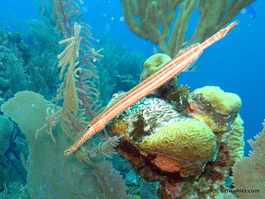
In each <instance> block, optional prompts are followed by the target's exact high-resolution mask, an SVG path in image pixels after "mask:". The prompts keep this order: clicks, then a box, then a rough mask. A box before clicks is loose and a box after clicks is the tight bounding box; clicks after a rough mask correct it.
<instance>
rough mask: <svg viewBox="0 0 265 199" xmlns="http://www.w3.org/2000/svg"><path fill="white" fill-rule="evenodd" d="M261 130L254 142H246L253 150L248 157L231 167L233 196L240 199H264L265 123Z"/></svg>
mask: <svg viewBox="0 0 265 199" xmlns="http://www.w3.org/2000/svg"><path fill="white" fill-rule="evenodd" d="M263 127H264V128H263V130H262V132H260V133H259V134H258V135H256V136H255V140H248V142H249V144H250V145H251V147H252V148H253V151H251V152H250V153H249V157H244V158H242V159H240V160H237V161H236V163H235V165H234V167H233V183H234V187H235V194H236V195H237V196H238V197H239V198H242V199H255V198H263V197H264V191H265V189H264V182H265V158H264V154H265V122H264V123H263Z"/></svg>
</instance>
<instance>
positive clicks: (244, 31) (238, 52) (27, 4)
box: [0, 0, 265, 152]
mask: <svg viewBox="0 0 265 199" xmlns="http://www.w3.org/2000/svg"><path fill="white" fill-rule="evenodd" d="M36 2H37V1H33V0H27V1H23V3H22V1H18V0H13V1H2V2H1V7H0V28H1V30H3V29H4V27H5V28H7V31H10V32H15V31H19V30H20V29H21V27H23V26H24V25H25V24H27V23H28V22H29V20H31V19H40V18H41V16H40V9H39V8H38V6H37V4H36ZM251 7H252V8H253V10H254V11H255V17H253V13H249V12H242V13H241V14H239V15H238V16H237V18H236V20H239V21H240V23H239V25H238V26H237V27H236V28H235V29H234V30H233V31H232V32H231V33H230V34H229V35H228V36H227V37H226V38H224V39H223V40H221V41H219V42H218V43H216V44H214V45H213V46H211V47H210V48H209V49H207V50H206V51H205V53H204V54H203V55H202V57H201V58H200V59H199V61H198V64H199V66H200V69H199V70H198V71H196V72H187V73H183V74H182V76H181V80H180V82H181V83H182V84H184V85H185V84H188V85H189V86H190V87H191V90H194V89H196V88H199V87H202V86H206V85H214V86H219V87H221V88H222V89H223V90H224V91H227V92H233V93H236V94H238V95H239V96H240V97H241V99H242V102H243V107H242V109H241V111H240V114H241V116H242V118H243V120H244V126H245V140H248V139H251V138H253V136H254V135H256V134H257V133H258V132H260V131H261V129H262V124H261V123H262V121H263V119H264V118H265V83H264V72H265V62H264V46H265V38H264V33H265V23H264V19H265V13H264V8H265V1H262V0H260V1H257V2H256V3H254V4H253V5H251ZM81 10H82V12H83V17H84V19H85V21H86V22H87V23H88V24H89V25H91V26H92V27H93V29H92V34H93V36H94V38H95V39H97V36H98V35H100V33H102V32H106V33H107V35H108V36H109V38H111V39H115V40H118V41H120V42H121V43H122V45H123V46H124V47H125V48H126V49H128V50H130V51H136V52H142V53H145V54H147V55H152V54H153V48H154V45H153V44H151V43H150V42H149V41H145V40H143V39H141V38H139V37H137V36H135V35H134V34H133V33H131V31H130V30H129V29H128V28H127V26H126V22H125V21H124V16H123V12H122V7H121V3H120V1H117V0H84V3H83V4H82V5H81ZM249 150H250V146H249V145H248V144H247V143H246V152H247V151H249Z"/></svg>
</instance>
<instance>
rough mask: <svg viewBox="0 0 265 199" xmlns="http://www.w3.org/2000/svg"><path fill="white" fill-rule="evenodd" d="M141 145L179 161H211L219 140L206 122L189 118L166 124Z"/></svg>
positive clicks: (143, 147)
mask: <svg viewBox="0 0 265 199" xmlns="http://www.w3.org/2000/svg"><path fill="white" fill-rule="evenodd" d="M140 147H141V148H142V149H144V150H147V151H150V152H156V153H160V154H164V155H167V156H169V157H173V158H175V159H177V160H178V161H182V162H187V163H196V162H198V161H209V160H211V159H212V158H213V157H214V155H215V152H216V147H217V140H216V136H215V134H214V133H213V132H212V131H211V129H210V128H209V127H208V126H207V125H206V124H204V123H202V122H200V121H198V120H195V119H187V120H182V121H176V122H173V123H171V124H169V125H166V126H164V127H162V128H161V129H160V130H159V131H158V132H157V133H155V134H153V135H151V136H148V137H145V138H144V139H143V141H142V142H141V144H140Z"/></svg>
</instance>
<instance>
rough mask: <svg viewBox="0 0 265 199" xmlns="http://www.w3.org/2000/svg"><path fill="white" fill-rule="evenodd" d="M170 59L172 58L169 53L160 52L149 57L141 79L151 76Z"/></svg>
mask: <svg viewBox="0 0 265 199" xmlns="http://www.w3.org/2000/svg"><path fill="white" fill-rule="evenodd" d="M170 60H171V58H170V57H169V56H168V55H166V54H163V53H158V54H155V55H153V56H151V57H149V58H148V59H147V60H146V61H145V62H144V68H143V71H142V73H141V81H143V80H145V79H147V78H148V77H150V76H151V75H152V74H154V73H155V72H156V71H158V70H159V69H160V68H162V67H163V66H164V65H165V64H166V63H167V62H169V61H170Z"/></svg>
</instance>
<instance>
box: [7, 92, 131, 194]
mask: <svg viewBox="0 0 265 199" xmlns="http://www.w3.org/2000/svg"><path fill="white" fill-rule="evenodd" d="M47 106H48V103H47V101H46V100H45V99H44V98H43V96H41V95H39V94H37V93H34V92H31V91H23V92H20V93H17V94H16V95H15V97H14V98H12V99H10V100H9V101H8V102H6V103H5V104H4V105H3V106H2V111H3V112H4V113H5V115H7V116H9V117H11V118H12V119H13V120H14V121H15V122H16V123H17V124H18V125H19V127H20V129H21V130H22V131H23V132H24V133H25V135H26V137H27V139H28V142H29V147H30V157H29V166H28V189H29V193H30V196H31V197H32V198H55V197H56V198H97V197H98V198H117V195H119V196H120V197H122V198H127V196H126V193H125V186H124V183H123V181H122V178H121V177H120V175H119V173H118V172H117V171H115V170H113V169H112V165H111V164H110V163H109V162H101V163H95V164H96V165H95V166H94V167H92V168H88V167H87V168H86V167H83V166H82V165H80V164H78V162H77V160H76V159H75V158H74V157H70V158H65V157H64V155H63V153H62V151H63V149H64V148H65V147H66V146H67V145H68V144H69V140H68V139H67V137H66V136H65V135H64V133H63V132H62V129H61V128H60V127H59V125H57V126H56V127H55V130H54V131H53V133H54V135H53V136H54V139H56V144H55V143H54V142H53V140H52V139H50V137H49V135H48V134H39V135H38V139H36V134H35V133H36V131H37V129H39V128H40V127H42V125H43V123H44V121H45V117H46V109H47ZM28 121H32V122H31V123H29V122H28ZM73 176H74V177H73ZM88 184H89V187H88V186H87V185H88ZM113 190H115V191H113Z"/></svg>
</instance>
